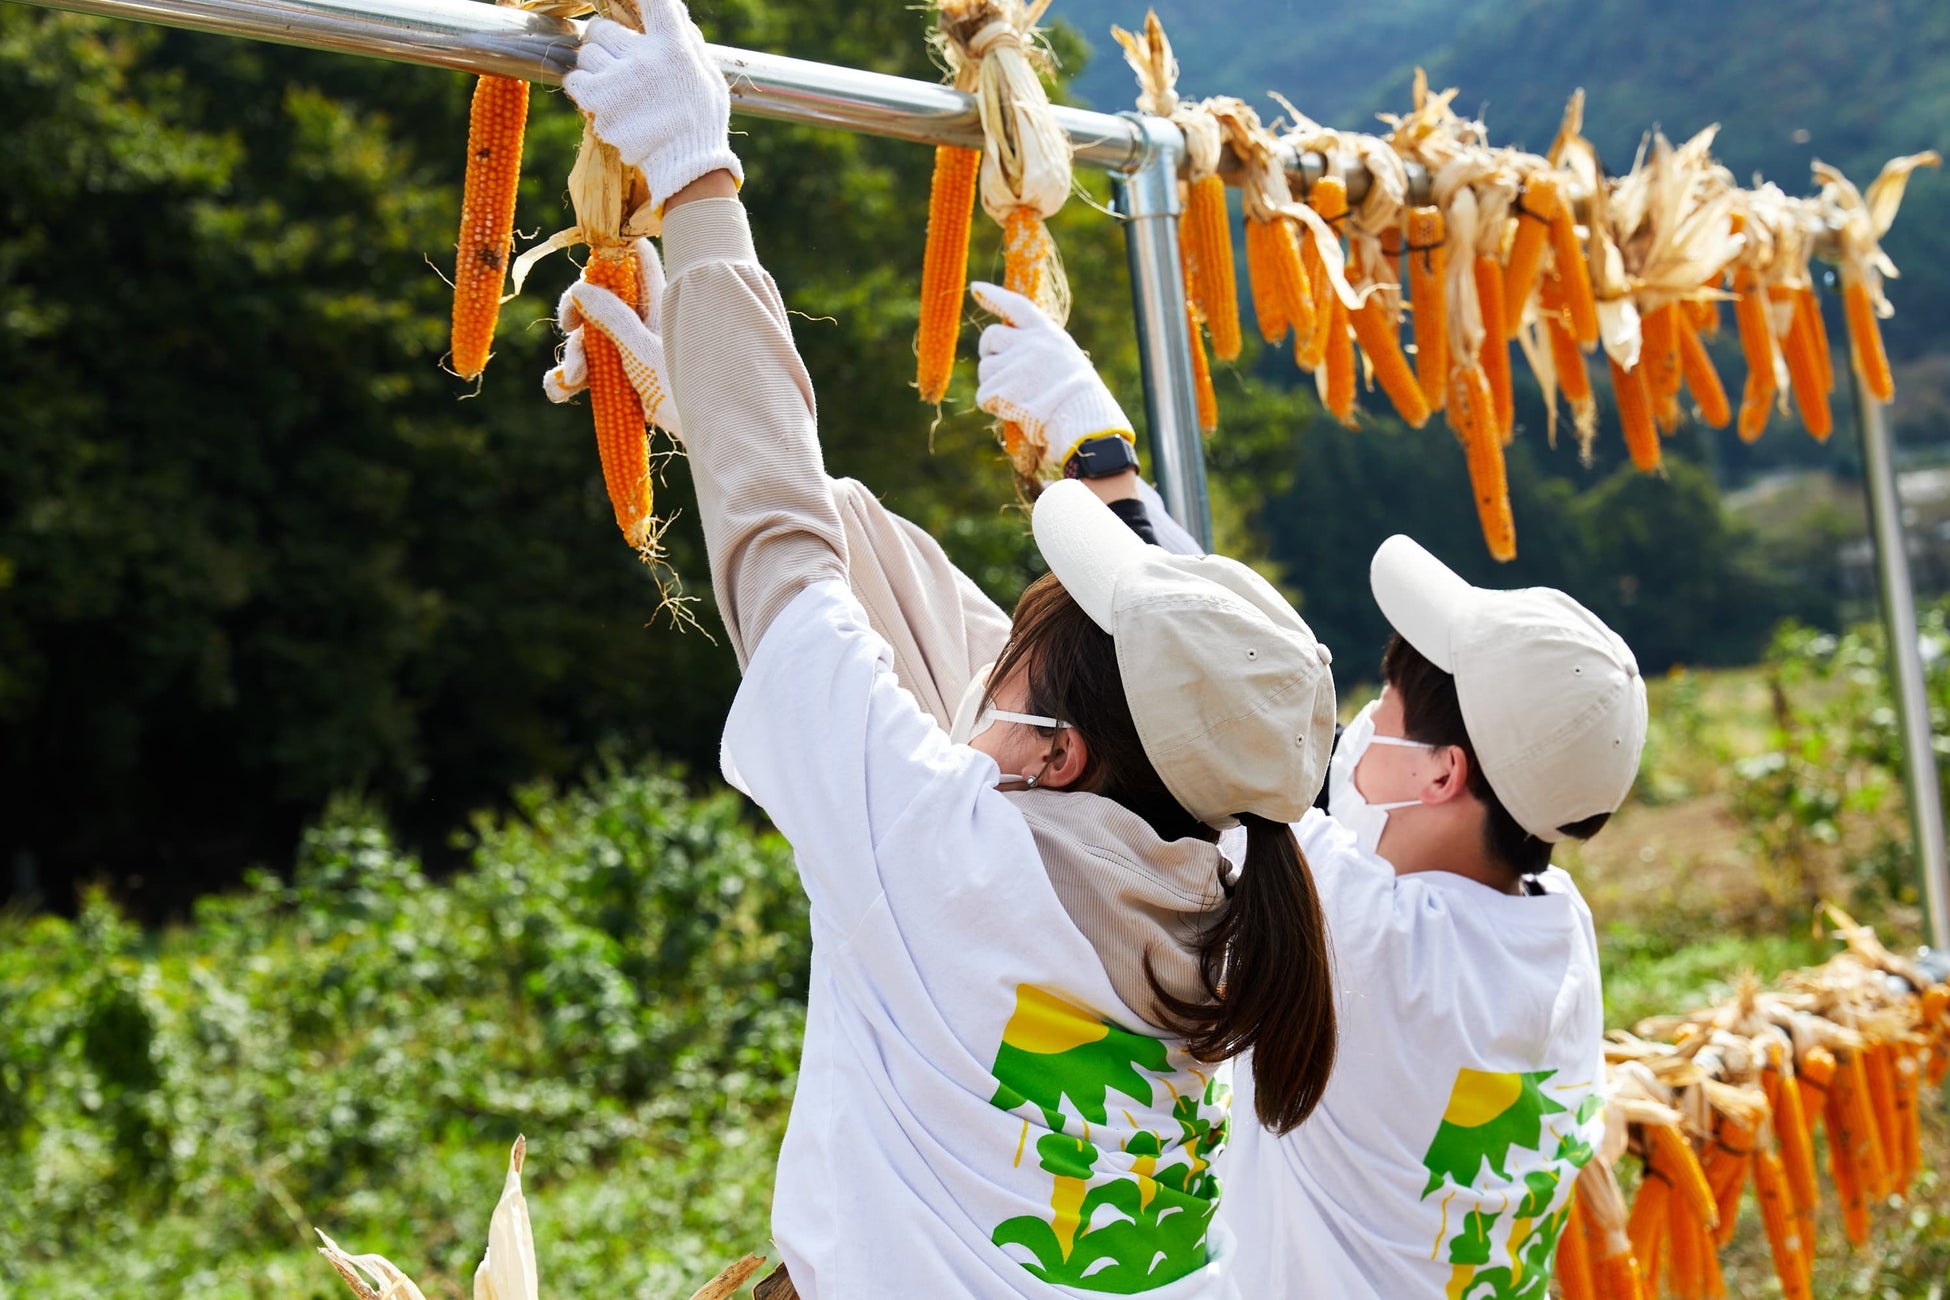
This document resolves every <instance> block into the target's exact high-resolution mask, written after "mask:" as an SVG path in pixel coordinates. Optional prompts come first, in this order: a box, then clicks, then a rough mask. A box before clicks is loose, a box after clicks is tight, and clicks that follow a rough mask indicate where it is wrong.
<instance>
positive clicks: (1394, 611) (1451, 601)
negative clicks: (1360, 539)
mask: <svg viewBox="0 0 1950 1300" xmlns="http://www.w3.org/2000/svg"><path fill="white" fill-rule="evenodd" d="M1086 490H1087V489H1086ZM1368 585H1369V587H1370V588H1371V589H1373V591H1374V600H1375V604H1377V605H1379V606H1381V614H1382V617H1384V618H1386V619H1387V620H1388V623H1389V626H1391V627H1393V628H1394V629H1395V631H1397V632H1399V633H1401V636H1402V640H1404V641H1406V642H1408V643H1409V644H1410V645H1412V646H1414V647H1415V648H1416V649H1417V650H1419V651H1421V652H1422V655H1423V657H1424V658H1426V659H1427V660H1428V661H1429V662H1430V663H1432V664H1434V665H1435V666H1436V667H1437V668H1440V669H1441V670H1442V671H1443V672H1445V673H1453V672H1455V671H1456V650H1455V641H1454V637H1453V636H1452V632H1453V630H1454V629H1455V627H1456V626H1457V625H1458V624H1459V623H1460V622H1461V621H1462V617H1463V614H1464V612H1465V611H1466V609H1467V607H1468V605H1469V603H1470V600H1471V598H1472V597H1473V596H1475V595H1476V588H1474V587H1472V586H1470V585H1469V584H1468V583H1467V582H1465V581H1463V579H1462V578H1461V577H1460V576H1459V575H1458V574H1457V573H1456V571H1455V570H1454V569H1451V568H1450V567H1449V566H1448V565H1446V564H1444V563H1443V562H1442V561H1441V560H1438V559H1436V558H1435V556H1433V555H1431V554H1429V553H1428V551H1427V550H1425V549H1424V548H1423V547H1422V546H1421V545H1420V544H1419V543H1417V542H1416V541H1415V540H1414V539H1413V538H1409V537H1404V536H1402V535H1401V534H1400V533H1397V534H1395V535H1394V536H1393V537H1390V538H1389V539H1388V540H1387V541H1385V542H1383V543H1382V544H1381V545H1380V547H1379V548H1377V549H1376V551H1375V553H1374V562H1373V563H1372V564H1370V565H1369V566H1368Z"/></svg>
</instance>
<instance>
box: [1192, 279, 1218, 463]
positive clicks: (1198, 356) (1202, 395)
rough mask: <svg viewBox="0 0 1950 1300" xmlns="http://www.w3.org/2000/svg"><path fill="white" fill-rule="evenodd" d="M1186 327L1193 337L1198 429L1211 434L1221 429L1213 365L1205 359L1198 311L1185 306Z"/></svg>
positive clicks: (1193, 375) (1193, 371)
mask: <svg viewBox="0 0 1950 1300" xmlns="http://www.w3.org/2000/svg"><path fill="white" fill-rule="evenodd" d="M1185 325H1186V328H1187V329H1188V330H1189V331H1190V333H1191V336H1192V391H1193V392H1194V393H1195V394H1196V395H1197V397H1198V427H1199V430H1200V432H1202V433H1211V432H1213V431H1214V430H1215V429H1217V428H1218V427H1219V395H1218V393H1216V392H1214V391H1213V388H1212V363H1211V362H1210V361H1207V360H1206V358H1205V336H1204V335H1202V334H1200V333H1199V329H1198V311H1197V309H1196V308H1194V307H1193V306H1192V305H1191V304H1190V303H1186V304H1185Z"/></svg>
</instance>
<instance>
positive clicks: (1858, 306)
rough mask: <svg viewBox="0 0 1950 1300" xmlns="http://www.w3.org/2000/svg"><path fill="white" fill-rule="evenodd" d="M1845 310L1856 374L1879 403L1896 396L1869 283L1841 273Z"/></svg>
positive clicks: (1846, 273)
mask: <svg viewBox="0 0 1950 1300" xmlns="http://www.w3.org/2000/svg"><path fill="white" fill-rule="evenodd" d="M1842 310H1843V314H1844V315H1845V316H1846V318H1847V320H1848V342H1849V356H1850V358H1851V359H1852V360H1853V361H1854V363H1855V373H1856V376H1857V377H1858V378H1859V379H1860V380H1861V381H1862V384H1863V386H1864V387H1865V388H1867V389H1868V393H1869V396H1871V397H1873V398H1875V399H1876V401H1878V402H1891V401H1894V400H1895V398H1896V380H1895V378H1894V376H1892V375H1891V374H1890V372H1889V355H1888V354H1887V353H1886V352H1884V351H1883V350H1882V326H1881V324H1880V323H1878V322H1877V320H1876V310H1875V303H1874V302H1873V301H1872V300H1871V299H1870V297H1869V289H1868V286H1867V285H1865V284H1863V283H1862V281H1861V280H1860V279H1859V278H1858V277H1856V276H1853V275H1851V274H1850V273H1849V272H1848V271H1847V269H1844V270H1843V272H1842Z"/></svg>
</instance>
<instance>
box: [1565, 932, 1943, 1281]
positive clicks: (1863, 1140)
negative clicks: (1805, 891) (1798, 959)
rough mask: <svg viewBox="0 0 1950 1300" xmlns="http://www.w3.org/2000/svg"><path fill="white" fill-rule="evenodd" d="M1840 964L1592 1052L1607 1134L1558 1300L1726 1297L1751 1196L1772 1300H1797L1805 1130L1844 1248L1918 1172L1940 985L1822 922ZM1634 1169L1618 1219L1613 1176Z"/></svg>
mask: <svg viewBox="0 0 1950 1300" xmlns="http://www.w3.org/2000/svg"><path fill="white" fill-rule="evenodd" d="M1829 911H1830V915H1831V916H1832V918H1833V919H1834V921H1835V923H1836V926H1837V929H1838V932H1839V934H1840V936H1841V937H1842V938H1843V939H1844V940H1846V942H1847V945H1848V946H1847V949H1846V950H1845V951H1843V952H1841V953H1839V954H1837V955H1836V956H1835V957H1834V958H1832V959H1831V960H1829V961H1828V962H1827V963H1825V964H1824V965H1822V966H1820V967H1817V968H1815V969H1813V970H1807V971H1798V972H1794V973H1791V974H1789V975H1787V976H1786V977H1784V978H1783V979H1782V981H1781V982H1780V987H1779V988H1778V989H1776V990H1774V991H1763V989H1762V988H1761V986H1760V984H1759V982H1758V981H1756V980H1754V979H1752V978H1748V979H1744V980H1742V981H1741V984H1740V987H1739V989H1738V991H1737V993H1736V995H1735V997H1734V998H1733V999H1732V1000H1731V1001H1729V1002H1726V1003H1724V1004H1721V1005H1719V1006H1714V1007H1708V1008H1705V1009H1703V1010H1700V1011H1695V1012H1693V1013H1691V1014H1689V1015H1684V1016H1671V1017H1662V1018H1657V1019H1654V1020H1649V1021H1646V1022H1644V1023H1642V1024H1640V1025H1639V1026H1638V1027H1637V1031H1636V1033H1634V1034H1623V1033H1620V1034H1614V1035H1613V1036H1612V1042H1611V1043H1610V1044H1609V1045H1608V1048H1607V1052H1606V1057H1607V1063H1608V1070H1607V1076H1608V1077H1607V1084H1606V1130H1605V1137H1604V1140H1603V1141H1602V1142H1601V1144H1600V1146H1599V1149H1598V1151H1597V1153H1596V1156H1595V1158H1594V1159H1593V1160H1592V1161H1591V1162H1590V1163H1589V1164H1588V1165H1587V1166H1586V1167H1585V1169H1584V1172H1583V1173H1582V1174H1581V1176H1580V1177H1579V1179H1578V1183H1577V1193H1576V1196H1575V1197H1574V1198H1573V1201H1572V1203H1571V1206H1570V1219H1569V1220H1568V1221H1567V1224H1566V1227H1565V1230H1564V1233H1563V1235H1562V1236H1561V1237H1560V1240H1559V1250H1558V1259H1557V1272H1558V1280H1559V1285H1560V1286H1561V1287H1562V1290H1563V1293H1564V1296H1565V1300H1653V1298H1654V1297H1656V1296H1659V1295H1662V1294H1664V1295H1672V1296H1677V1297H1681V1300H1691V1298H1692V1297H1715V1296H1724V1295H1726V1293H1727V1292H1726V1283H1725V1280H1724V1278H1723V1277H1722V1276H1721V1272H1720V1258H1719V1252H1720V1251H1721V1250H1722V1249H1724V1248H1725V1247H1726V1246H1727V1244H1728V1243H1729V1242H1730V1241H1731V1240H1732V1238H1733V1234H1734V1228H1735V1223H1736V1221H1737V1218H1738V1213H1739V1207H1740V1202H1741V1199H1742V1197H1743V1196H1744V1195H1745V1194H1746V1189H1747V1188H1748V1186H1749V1185H1751V1186H1752V1189H1753V1196H1754V1200H1755V1203H1756V1206H1757V1208H1758V1209H1759V1211H1760V1219H1761V1223H1762V1226H1763V1228H1764V1230H1765V1231H1766V1233H1767V1239H1768V1247H1769V1251H1770V1254H1771V1257H1772V1259H1773V1263H1774V1269H1775V1274H1776V1276H1777V1277H1778V1278H1779V1279H1780V1284H1781V1290H1782V1294H1783V1295H1784V1296H1786V1297H1788V1300H1810V1298H1811V1297H1812V1295H1813V1266H1814V1258H1815V1231H1814V1229H1815V1211H1816V1208H1817V1206H1818V1204H1819V1198H1820V1195H1821V1191H1820V1179H1819V1176H1818V1173H1817V1160H1816V1142H1815V1137H1816V1129H1817V1126H1820V1127H1821V1128H1822V1129H1824V1130H1825V1132H1826V1135H1827V1144H1826V1145H1827V1161H1828V1167H1829V1180H1830V1181H1831V1182H1832V1183H1833V1184H1834V1188H1835V1195H1836V1196H1837V1198H1838V1203H1839V1207H1840V1210H1841V1215H1842V1223H1843V1227H1844V1230H1845V1232H1846V1234H1847V1236H1848V1239H1849V1241H1850V1242H1851V1243H1852V1244H1853V1245H1856V1246H1858V1247H1859V1246H1862V1245H1865V1244H1866V1243H1867V1241H1868V1238H1869V1232H1870V1226H1871V1220H1870V1207H1871V1205H1872V1204H1874V1203H1880V1202H1883V1201H1885V1200H1887V1199H1888V1198H1889V1197H1891V1196H1899V1195H1901V1194H1902V1193H1903V1192H1904V1191H1905V1190H1907V1188H1908V1187H1909V1185H1910V1181H1911V1179H1913V1178H1914V1177H1915V1175H1916V1173H1917V1172H1918V1167H1919V1164H1920V1161H1921V1143H1920V1129H1919V1126H1918V1106H1919V1103H1920V1099H1921V1095H1922V1088H1923V1087H1924V1086H1925V1085H1926V1084H1927V1085H1928V1086H1931V1087H1935V1086H1937V1085H1938V1084H1940V1083H1941V1082H1942V1079H1943V1075H1944V1071H1945V1069H1946V1067H1950V984H1946V983H1944V982H1943V981H1942V979H1941V978H1939V976H1940V974H1941V972H1935V971H1930V970H1926V969H1924V968H1922V967H1921V966H1919V965H1918V964H1917V963H1915V962H1912V961H1908V960H1905V959H1903V958H1901V957H1898V956H1896V955H1894V954H1893V953H1891V952H1889V951H1888V950H1887V949H1886V948H1884V947H1883V946H1882V944H1881V943H1880V942H1878V941H1877V939H1876V937H1875V935H1874V933H1873V932H1872V931H1870V930H1869V929H1868V928H1867V927H1865V926H1858V925H1856V924H1855V923H1854V922H1853V921H1852V920H1850V919H1849V918H1848V917H1847V916H1845V915H1843V914H1842V913H1841V912H1839V911H1837V910H1835V909H1833V908H1831V909H1829ZM1628 1152H1629V1153H1630V1154H1632V1155H1634V1156H1636V1157H1637V1158H1638V1160H1639V1162H1640V1170H1641V1173H1640V1178H1639V1183H1638V1190H1637V1193H1636V1195H1635V1196H1634V1197H1633V1199H1632V1201H1631V1203H1630V1206H1629V1208H1628V1207H1627V1205H1626V1203H1625V1200H1624V1198H1623V1196H1622V1195H1621V1194H1620V1191H1619V1185H1618V1182H1617V1177H1616V1173H1615V1171H1614V1168H1613V1166H1614V1165H1615V1164H1616V1162H1617V1161H1618V1160H1619V1159H1620V1158H1621V1157H1623V1156H1625V1155H1626V1154H1627V1153H1628Z"/></svg>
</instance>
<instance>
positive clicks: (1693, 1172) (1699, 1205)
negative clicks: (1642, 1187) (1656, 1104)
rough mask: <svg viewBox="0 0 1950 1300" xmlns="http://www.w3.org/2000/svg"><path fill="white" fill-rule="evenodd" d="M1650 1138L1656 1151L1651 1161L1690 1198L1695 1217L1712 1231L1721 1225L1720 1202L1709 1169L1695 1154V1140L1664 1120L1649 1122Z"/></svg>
mask: <svg viewBox="0 0 1950 1300" xmlns="http://www.w3.org/2000/svg"><path fill="white" fill-rule="evenodd" d="M1645 1133H1646V1141H1647V1143H1648V1144H1649V1145H1650V1147H1651V1150H1652V1155H1653V1160H1652V1162H1651V1163H1653V1164H1656V1165H1657V1166H1658V1168H1659V1171H1660V1172H1661V1173H1662V1174H1664V1175H1665V1177H1666V1178H1667V1179H1668V1180H1670V1181H1671V1183H1672V1187H1673V1192H1674V1194H1675V1195H1678V1196H1682V1197H1684V1198H1685V1199H1686V1204H1687V1206H1688V1207H1689V1208H1690V1209H1691V1210H1692V1212H1693V1217H1695V1218H1697V1219H1698V1220H1699V1221H1700V1222H1701V1223H1703V1224H1705V1225H1706V1227H1707V1230H1708V1231H1712V1230H1714V1229H1716V1228H1718V1227H1719V1226H1720V1211H1719V1206H1718V1204H1717V1203H1716V1202H1715V1200H1714V1197H1713V1189H1712V1188H1711V1187H1710V1186H1709V1185H1708V1184H1707V1181H1706V1171H1705V1170H1703V1169H1701V1168H1700V1163H1699V1157H1698V1156H1697V1155H1695V1154H1694V1152H1693V1146H1692V1143H1690V1142H1688V1141H1687V1140H1686V1139H1685V1137H1684V1135H1682V1134H1681V1133H1680V1132H1679V1130H1678V1129H1676V1128H1671V1127H1668V1126H1667V1125H1663V1124H1648V1125H1646V1126H1645Z"/></svg>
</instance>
